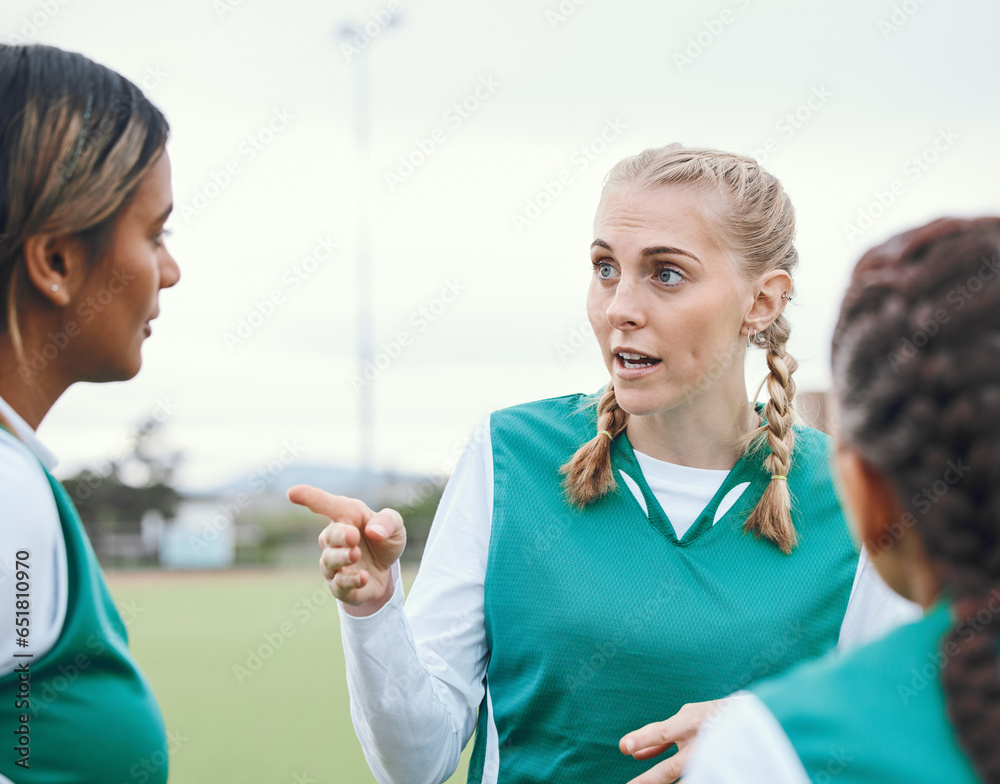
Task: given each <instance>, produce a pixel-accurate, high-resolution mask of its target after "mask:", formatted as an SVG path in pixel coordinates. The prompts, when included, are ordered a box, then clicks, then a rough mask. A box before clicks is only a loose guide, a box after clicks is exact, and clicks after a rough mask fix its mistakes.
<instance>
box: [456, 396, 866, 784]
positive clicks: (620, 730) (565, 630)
mask: <svg viewBox="0 0 1000 784" xmlns="http://www.w3.org/2000/svg"><path fill="white" fill-rule="evenodd" d="M591 399H592V398H591V397H589V396H584V395H569V396H566V397H560V398H554V399H550V400H543V401H538V402H534V403H528V404H525V405H521V406H515V407H513V408H508V409H504V410H502V411H497V412H495V413H494V414H493V415H492V416H491V420H490V430H491V438H492V449H493V466H494V502H493V520H492V532H491V537H490V545H489V557H488V562H487V570H486V578H485V614H486V636H487V642H488V645H489V651H490V659H489V664H488V668H487V676H486V685H487V687H488V692H487V696H486V698H484V700H483V704H482V706H481V707H480V714H479V724H478V730H477V735H476V742H475V747H474V751H473V758H472V763H471V765H470V771H469V779H468V780H469V781H470V782H482V781H499V782H518V784H528V783H529V782H552V781H609V782H613V781H627V780H628V779H629V778H631V777H633V776H636V775H638V774H639V773H641V772H642V771H644V770H646V769H648V768H650V767H652V766H653V765H655V764H656V763H657V762H659V761H661V760H659V759H658V760H650V761H647V762H636V761H635V760H633V759H632V758H631V757H626V756H624V755H622V754H621V752H620V751H619V750H618V740H619V739H620V738H621V736H622V735H624V734H625V733H627V732H629V731H631V730H634V729H637V728H638V727H640V726H642V725H644V724H647V723H649V722H652V721H662V720H663V719H666V718H668V717H670V716H672V715H673V714H674V713H676V712H677V710H678V709H680V707H681V706H682V705H684V704H685V703H688V702H700V701H704V700H711V699H717V698H721V697H724V696H726V695H727V694H730V693H731V692H733V691H735V690H737V689H739V688H742V687H745V686H749V685H750V684H752V683H755V682H756V681H758V680H760V679H761V678H764V677H766V676H769V675H773V674H775V673H780V672H783V671H785V670H787V669H788V668H790V667H791V666H792V665H794V664H796V663H797V662H800V661H803V660H805V659H810V658H813V657H816V656H818V655H820V654H822V653H824V652H826V651H828V650H830V649H832V648H833V647H834V646H835V645H836V643H837V639H838V637H839V633H840V627H841V623H842V621H843V618H844V613H845V611H846V608H847V602H848V598H849V596H850V591H851V586H852V584H853V580H854V575H855V572H856V569H857V564H858V552H857V550H856V549H855V546H854V544H853V542H852V541H851V538H850V535H849V532H848V529H847V526H846V524H845V522H844V519H843V517H842V513H841V509H840V505H839V503H838V501H837V498H836V494H835V492H834V488H833V485H832V481H831V476H830V469H829V465H828V458H829V439H828V438H827V437H826V436H824V435H823V434H821V433H819V432H817V431H815V430H811V429H808V428H797V429H796V439H797V440H796V446H795V451H794V454H793V460H792V467H791V469H790V470H789V475H788V483H789V490H790V491H791V493H792V496H793V498H794V499H795V508H794V511H793V520H794V522H795V526H796V528H797V530H798V532H799V536H800V545H799V546H798V548H797V549H796V550H795V551H794V552H793V553H792V554H791V555H783V554H782V553H781V552H780V551H779V550H778V549H777V548H776V547H775V546H774V545H772V544H771V543H770V542H766V541H762V540H758V539H756V538H755V537H754V536H752V535H748V534H744V533H743V530H742V527H743V523H744V522H745V520H746V518H747V516H748V515H749V513H750V511H751V510H752V509H753V507H754V505H755V504H756V503H757V501H758V499H759V498H760V496H761V495H762V493H763V492H764V489H765V487H766V484H767V482H768V481H769V476H768V474H767V473H766V472H765V470H764V468H763V465H762V461H763V456H764V454H766V452H764V453H758V454H757V455H756V456H747V457H744V458H743V459H741V460H740V461H739V462H737V464H736V465H735V466H734V467H733V469H732V470H731V471H730V473H729V475H728V476H727V478H726V479H725V481H724V482H723V484H722V486H721V487H720V488H719V491H718V492H717V493H716V495H715V497H714V498H713V499H712V501H711V502H710V503H709V504H708V506H707V507H706V508H705V509H704V510H703V512H702V514H701V516H700V517H699V518H698V520H696V521H695V523H694V524H693V525H692V526H691V528H690V529H689V530H688V532H687V533H686V534H685V536H684V537H683V538H681V539H679V540H678V538H677V537H676V536H675V535H674V531H673V528H672V527H671V526H670V522H669V520H668V519H667V517H666V515H665V514H664V513H663V510H662V509H661V508H660V506H659V503H658V502H657V500H656V498H655V496H654V495H653V493H652V491H651V490H650V489H649V487H648V486H647V484H646V482H645V479H644V478H643V475H642V472H641V470H639V466H638V464H637V462H636V459H635V453H634V452H633V450H632V447H631V445H630V443H629V441H628V438H627V436H626V435H625V434H622V435H619V436H618V437H617V438H616V439H615V440H614V442H613V445H612V465H613V467H614V471H615V478H616V481H617V484H618V487H617V489H616V490H614V491H613V492H611V493H609V494H607V495H606V496H605V497H603V498H601V499H599V500H598V501H596V502H594V503H592V504H590V505H589V506H587V507H586V508H585V509H583V510H578V509H575V508H573V507H572V506H570V504H569V503H568V502H567V501H566V499H565V498H564V495H563V491H562V487H561V482H562V475H561V474H560V473H559V467H560V466H562V465H563V464H564V463H565V462H566V461H567V460H568V459H569V458H570V457H571V456H572V455H573V453H574V452H576V450H577V449H578V448H579V446H580V445H581V444H583V443H584V442H585V441H588V440H589V439H590V438H591V437H593V435H594V433H595V432H596V430H597V425H596V410H595V408H593V407H589V408H588V407H584V406H583V405H582V404H585V403H587V402H588V401H589V400H591ZM619 471H622V472H624V473H625V474H627V475H628V476H629V477H631V479H632V480H634V481H635V482H636V483H637V484H638V486H639V488H640V490H641V492H642V496H643V498H644V499H645V501H646V507H647V509H648V510H649V514H648V515H647V514H646V512H644V511H643V509H642V507H641V506H640V505H639V503H638V501H637V499H636V498H635V496H634V495H633V494H632V492H631V491H630V490H629V489H628V487H627V486H626V484H625V482H624V481H623V478H622V476H621V474H620V473H619ZM743 482H749V483H750V486H749V487H748V488H747V489H746V490H745V491H744V492H743V493H742V495H741V496H740V497H739V499H738V500H737V501H736V503H735V504H734V505H733V506H732V507H731V508H729V509H728V511H726V513H725V514H724V515H722V516H721V518H720V519H719V520H718V521H717V522H714V524H713V521H714V518H715V512H716V510H717V509H718V507H719V504H720V503H721V501H722V499H723V498H725V496H726V495H727V494H728V493H729V491H730V490H732V489H733V488H735V487H736V486H737V485H739V484H741V483H743ZM661 759H662V758H661Z"/></svg>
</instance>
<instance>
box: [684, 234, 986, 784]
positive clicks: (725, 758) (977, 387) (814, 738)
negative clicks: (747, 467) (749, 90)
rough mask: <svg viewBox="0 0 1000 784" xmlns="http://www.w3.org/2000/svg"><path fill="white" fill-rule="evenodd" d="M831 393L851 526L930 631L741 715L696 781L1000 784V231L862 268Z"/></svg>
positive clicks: (921, 246)
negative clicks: (838, 417) (837, 418)
mask: <svg viewBox="0 0 1000 784" xmlns="http://www.w3.org/2000/svg"><path fill="white" fill-rule="evenodd" d="M918 346H919V348H917V347H918ZM833 375H834V386H835V389H836V394H837V397H838V399H839V401H840V409H841V419H842V423H841V428H840V432H839V443H838V448H837V452H836V464H837V469H838V472H839V475H840V478H841V483H842V486H843V489H844V494H845V502H846V506H847V509H848V512H849V516H850V519H851V521H852V523H853V525H854V527H855V529H856V531H857V534H858V536H859V538H860V539H861V540H862V541H864V542H865V543H866V544H867V546H868V549H869V552H870V553H871V558H872V563H873V564H874V565H875V567H876V568H877V569H878V571H879V572H880V573H881V574H882V576H883V577H884V578H885V580H886V582H887V583H888V584H889V585H890V586H891V587H892V588H893V589H894V590H896V591H897V592H898V593H899V594H901V595H902V596H905V597H907V598H910V599H912V600H913V601H915V602H919V603H920V604H921V605H923V606H924V607H925V608H926V610H925V614H924V617H923V619H922V620H920V621H917V622H916V623H912V624H909V625H907V626H904V627H902V628H900V629H897V630H896V631H894V632H893V633H891V634H889V635H888V636H887V637H885V638H884V639H882V640H880V641H878V642H876V643H873V644H871V645H868V646H865V647H862V648H860V649H858V650H856V651H853V652H851V653H850V654H848V655H847V656H846V657H843V658H840V659H833V658H831V659H826V660H823V661H820V662H815V663H812V664H810V665H807V666H804V667H802V668H800V669H798V670H796V671H795V672H793V673H791V674H789V675H788V676H786V677H783V678H778V679H776V680H774V681H772V682H769V683H766V684H763V685H761V686H760V687H759V688H756V689H753V690H752V691H751V693H750V694H749V695H746V696H743V697H741V698H739V699H737V700H735V701H734V703H733V707H732V709H731V710H730V711H728V712H727V713H726V714H725V715H723V716H722V717H720V718H719V720H718V723H717V724H716V725H715V726H713V727H712V728H711V729H710V730H708V731H706V732H705V735H704V737H703V738H701V739H700V740H699V742H698V743H697V744H696V747H695V754H694V758H693V760H692V763H691V766H690V768H689V771H688V773H689V775H687V776H685V778H684V781H685V783H686V784H709V782H711V783H712V784H716V783H717V782H740V784H747V783H759V784H792V783H793V782H794V783H795V784H800V783H804V782H809V781H812V782H829V781H837V782H842V784H869V783H870V784H893V782H900V784H902V782H906V784H920V782H927V783H928V784H931V782H933V784H940V782H944V781H946V782H948V784H976V783H977V782H983V783H984V784H998V783H1000V655H998V638H1000V620H998V619H1000V218H982V219H978V220H957V219H942V220H938V221H934V222H933V223H930V224H928V225H926V226H922V227H921V228H918V229H914V230H912V231H908V232H905V233H903V234H901V235H899V236H897V237H894V238H892V239H891V240H889V241H888V242H886V243H885V244H883V245H880V246H879V247H877V248H874V249H873V250H870V251H869V252H868V253H866V254H865V255H864V256H863V257H862V259H861V260H860V261H859V262H858V265H857V267H856V268H855V270H854V275H853V277H852V278H851V283H850V286H849V288H848V291H847V295H846V296H845V298H844V303H843V306H842V309H841V312H840V320H839V322H838V324H837V328H836V331H835V333H834V338H833Z"/></svg>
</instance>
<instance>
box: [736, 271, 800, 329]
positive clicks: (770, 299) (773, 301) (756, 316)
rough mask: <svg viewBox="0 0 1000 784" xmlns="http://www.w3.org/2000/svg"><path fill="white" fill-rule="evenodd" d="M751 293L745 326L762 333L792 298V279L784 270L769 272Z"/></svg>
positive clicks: (759, 280) (760, 279)
mask: <svg viewBox="0 0 1000 784" xmlns="http://www.w3.org/2000/svg"><path fill="white" fill-rule="evenodd" d="M753 293H754V300H753V304H752V305H751V306H750V312H749V313H747V317H746V324H747V325H748V326H750V327H752V328H753V329H755V330H757V331H758V332H763V331H764V330H765V329H767V328H768V327H769V326H771V324H772V323H773V322H774V321H775V320H776V319H777V318H778V316H780V315H781V313H782V311H783V310H784V309H785V305H787V304H788V300H789V298H790V297H791V296H792V277H791V275H789V274H788V273H787V272H785V271H784V270H771V271H770V272H767V273H765V274H764V275H762V276H761V277H760V278H759V279H758V280H757V283H756V284H755V286H754V289H753ZM782 295H784V296H782Z"/></svg>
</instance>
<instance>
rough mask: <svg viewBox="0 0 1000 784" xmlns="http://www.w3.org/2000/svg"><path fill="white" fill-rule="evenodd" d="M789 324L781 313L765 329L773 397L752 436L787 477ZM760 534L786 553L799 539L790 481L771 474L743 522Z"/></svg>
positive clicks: (771, 469) (767, 463)
mask: <svg viewBox="0 0 1000 784" xmlns="http://www.w3.org/2000/svg"><path fill="white" fill-rule="evenodd" d="M789 331H790V330H789V325H788V321H787V320H786V319H785V317H784V316H783V315H782V316H779V317H778V318H777V319H776V320H775V321H774V322H773V323H772V324H771V325H770V326H769V327H768V328H767V329H766V330H764V332H763V335H762V339H763V342H764V345H765V347H766V348H767V367H768V371H769V373H768V377H767V392H768V395H770V398H771V399H770V400H769V401H768V403H767V406H766V407H765V409H764V418H765V419H766V420H767V422H766V424H764V425H762V426H761V427H760V428H758V429H757V430H756V431H755V432H754V433H752V434H751V437H752V439H753V440H754V441H756V442H757V444H758V445H761V444H763V442H764V441H766V442H767V445H768V447H769V448H770V450H771V454H769V455H768V456H767V457H766V458H765V459H764V468H765V469H766V470H767V471H768V473H770V474H771V476H772V477H787V476H788V471H789V469H790V468H791V463H792V449H793V448H794V446H795V431H794V430H793V429H792V424H793V423H794V421H795V411H794V408H793V406H792V401H793V400H794V398H795V381H794V379H793V378H792V374H793V373H794V372H795V370H796V368H797V367H798V363H797V362H796V361H795V358H794V357H792V355H791V354H789V353H788V352H786V351H785V345H786V344H787V342H788V335H789ZM743 530H744V531H749V532H751V533H753V534H755V535H757V536H761V537H763V538H765V539H769V540H770V541H772V542H774V544H776V545H777V546H778V548H779V549H780V550H781V552H783V553H785V554H786V555H787V554H788V553H790V552H791V551H792V548H793V547H795V545H796V544H797V543H798V534H797V533H796V531H795V526H794V524H793V523H792V497H791V494H790V493H789V492H788V482H787V480H784V479H776V478H772V479H771V480H770V481H769V482H768V484H767V489H765V490H764V495H763V496H761V499H760V501H758V502H757V506H755V507H754V510H753V512H751V514H750V517H749V518H747V521H746V523H745V524H744V526H743Z"/></svg>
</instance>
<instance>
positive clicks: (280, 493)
mask: <svg viewBox="0 0 1000 784" xmlns="http://www.w3.org/2000/svg"><path fill="white" fill-rule="evenodd" d="M430 481H431V478H430V477H429V476H428V475H426V474H418V473H407V472H398V471H375V472H370V473H369V472H365V471H362V470H360V469H357V468H349V467H344V466H341V465H336V464H332V463H299V462H296V463H291V464H289V465H287V466H279V465H274V467H272V469H271V471H270V472H269V471H268V469H267V468H266V467H264V468H262V469H259V470H257V471H253V472H250V473H247V474H243V475H241V476H237V477H234V478H233V479H231V480H229V481H228V482H225V483H223V484H220V485H217V486H214V487H207V488H183V489H181V493H182V495H183V497H184V498H186V499H189V500H201V499H212V498H235V497H238V496H240V495H248V496H252V497H256V498H258V500H260V501H267V500H272V499H278V498H280V499H282V500H283V499H284V496H285V491H286V490H287V489H288V488H289V487H291V486H292V485H298V484H305V485H314V486H316V487H320V488H323V489H324V490H329V491H330V492H331V493H336V494H337V495H348V496H354V497H356V498H361V499H362V500H363V501H365V502H366V503H377V502H378V501H380V500H382V499H384V498H385V497H386V496H387V495H389V496H393V497H401V498H402V497H406V496H407V495H409V494H410V493H411V492H412V491H413V490H415V489H416V488H420V487H423V486H426V485H427V484H428V483H429V482H430Z"/></svg>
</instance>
